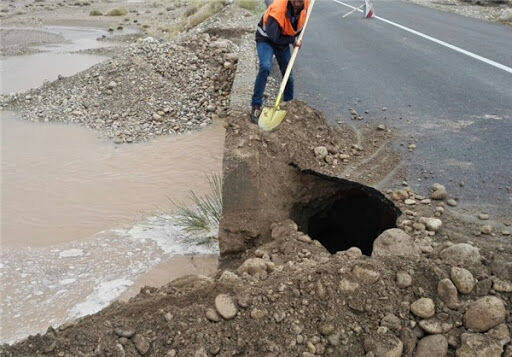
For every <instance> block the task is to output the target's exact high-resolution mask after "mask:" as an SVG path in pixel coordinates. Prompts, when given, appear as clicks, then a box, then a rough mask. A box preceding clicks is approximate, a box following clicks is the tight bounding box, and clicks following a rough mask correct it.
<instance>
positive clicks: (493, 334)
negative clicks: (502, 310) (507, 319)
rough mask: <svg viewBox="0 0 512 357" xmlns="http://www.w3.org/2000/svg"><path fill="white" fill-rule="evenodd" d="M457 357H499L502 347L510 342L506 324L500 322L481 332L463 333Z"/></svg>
mask: <svg viewBox="0 0 512 357" xmlns="http://www.w3.org/2000/svg"><path fill="white" fill-rule="evenodd" d="M460 340H461V346H460V348H459V349H458V350H457V352H456V355H457V357H501V356H502V353H503V347H504V346H505V345H506V344H507V343H509V342H510V331H509V330H508V327H507V325H505V324H501V325H498V326H496V327H495V328H493V329H492V330H490V331H489V332H487V333H485V334H482V333H463V334H462V336H461V337H460Z"/></svg>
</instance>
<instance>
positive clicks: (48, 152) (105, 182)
mask: <svg viewBox="0 0 512 357" xmlns="http://www.w3.org/2000/svg"><path fill="white" fill-rule="evenodd" d="M44 30H45V31H58V32H59V33H60V34H62V35H63V37H64V38H65V39H66V40H67V42H66V43H64V44H58V45H52V46H46V47H44V48H40V49H41V50H43V51H44V52H40V53H36V54H30V55H25V56H14V57H4V58H2V59H1V60H0V62H1V75H2V93H11V92H18V91H23V90H26V89H29V88H34V87H37V86H39V85H41V84H42V83H43V82H44V81H46V80H54V79H56V78H57V76H58V75H59V74H61V75H72V74H74V73H76V72H78V71H81V70H84V69H86V68H87V67H89V66H91V65H93V64H96V63H98V62H99V61H102V60H104V59H105V57H101V56H91V55H83V54H76V53H71V52H75V51H77V50H82V49H86V48H94V47H99V46H105V45H106V43H105V42H99V41H96V38H97V37H99V36H101V35H102V34H103V33H102V31H100V30H96V29H79V28H45V29H44ZM0 114H1V155H2V159H1V172H2V189H1V194H2V207H1V210H2V216H1V223H2V227H1V250H0V279H1V282H2V284H1V286H2V291H1V294H0V315H1V324H2V329H1V332H0V342H2V343H3V342H8V343H12V342H14V341H17V340H19V339H21V338H24V337H26V336H27V335H29V334H34V333H38V332H43V331H45V330H46V328H47V327H48V326H50V325H53V326H56V325H60V324H62V323H64V322H65V321H67V320H69V319H72V318H76V317H79V316H83V315H86V314H90V313H94V312H96V311H98V310H99V309H101V308H103V307H105V306H106V305H107V304H108V303H110V302H111V301H112V300H114V299H116V298H118V297H119V296H120V295H121V294H123V293H124V295H126V296H131V295H133V294H134V293H135V292H136V291H131V292H130V291H129V288H130V287H132V288H133V289H135V288H139V286H140V281H141V279H142V281H151V272H152V271H155V273H154V274H155V276H156V277H157V278H158V279H156V278H155V279H156V280H158V281H159V282H160V283H162V282H165V281H166V279H168V278H170V277H173V276H176V274H179V272H181V273H185V272H186V271H185V270H187V269H188V265H186V264H189V263H190V262H189V261H184V260H174V261H173V262H174V263H172V264H169V259H171V258H172V257H178V256H183V255H197V254H199V255H206V256H213V258H211V260H210V261H205V260H204V259H205V258H204V257H203V258H200V259H203V261H202V264H207V265H208V266H210V267H214V266H215V264H216V263H215V262H214V261H216V259H215V258H214V256H215V255H216V254H217V252H218V247H217V244H216V243H215V242H211V241H208V240H206V239H205V237H201V236H193V237H190V236H188V235H186V234H185V233H184V232H183V231H182V229H181V228H180V227H178V226H177V225H176V224H175V223H174V222H173V219H172V212H173V210H175V205H174V204H173V203H172V202H171V200H172V201H174V202H180V201H181V202H184V203H185V204H190V202H189V201H187V199H188V197H189V191H190V190H193V191H194V192H195V193H196V194H198V195H202V194H204V193H207V192H208V191H209V186H208V181H207V175H208V174H212V173H220V172H221V169H222V153H223V145H224V129H223V127H222V125H221V124H220V123H216V124H214V125H213V126H212V127H209V128H206V129H203V130H202V131H200V132H194V133H189V134H185V135H181V136H173V137H170V136H169V137H160V138H158V139H155V140H153V141H151V142H147V143H139V144H131V145H115V144H113V143H111V142H108V141H106V140H105V139H103V138H100V137H99V136H98V134H97V133H96V132H94V131H91V130H89V129H86V128H83V127H79V126H74V125H66V124H53V123H32V122H26V121H22V120H20V119H19V118H18V116H17V114H16V113H11V112H5V111H4V112H1V113H0ZM173 259H176V258H173ZM192 265H193V263H192ZM162 266H163V267H165V269H163V268H162ZM155 268H156V269H155ZM191 269H192V268H191ZM198 269H199V268H198ZM199 270H200V269H199ZM148 274H149V277H148Z"/></svg>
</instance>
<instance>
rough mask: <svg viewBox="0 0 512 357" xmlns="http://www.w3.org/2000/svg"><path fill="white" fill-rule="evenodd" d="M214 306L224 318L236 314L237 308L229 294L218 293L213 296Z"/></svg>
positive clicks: (227, 318)
mask: <svg viewBox="0 0 512 357" xmlns="http://www.w3.org/2000/svg"><path fill="white" fill-rule="evenodd" d="M215 308H216V309H217V312H218V313H219V315H220V316H222V317H223V318H225V319H226V320H230V319H232V318H234V317H235V316H236V313H237V308H236V306H235V303H234V302H233V299H232V298H231V296H229V295H227V294H219V295H217V297H216V298H215Z"/></svg>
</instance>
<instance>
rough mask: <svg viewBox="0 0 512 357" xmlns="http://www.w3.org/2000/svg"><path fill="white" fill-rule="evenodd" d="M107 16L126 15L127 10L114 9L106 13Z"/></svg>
mask: <svg viewBox="0 0 512 357" xmlns="http://www.w3.org/2000/svg"><path fill="white" fill-rule="evenodd" d="M106 15H107V16H124V15H126V10H125V9H124V8H122V7H121V8H119V9H112V10H110V11H109V12H107V14H106Z"/></svg>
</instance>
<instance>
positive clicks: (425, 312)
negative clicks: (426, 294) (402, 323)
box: [411, 298, 436, 319]
mask: <svg viewBox="0 0 512 357" xmlns="http://www.w3.org/2000/svg"><path fill="white" fill-rule="evenodd" d="M411 312H412V313H413V314H414V315H416V316H418V317H421V318H422V319H428V318H431V317H432V316H434V314H435V313H436V307H435V305H434V301H433V300H432V299H429V298H420V299H418V300H416V301H415V302H413V303H412V304H411Z"/></svg>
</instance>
